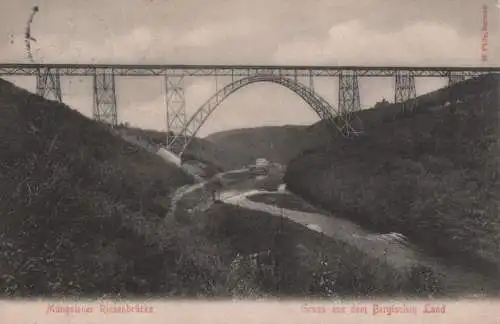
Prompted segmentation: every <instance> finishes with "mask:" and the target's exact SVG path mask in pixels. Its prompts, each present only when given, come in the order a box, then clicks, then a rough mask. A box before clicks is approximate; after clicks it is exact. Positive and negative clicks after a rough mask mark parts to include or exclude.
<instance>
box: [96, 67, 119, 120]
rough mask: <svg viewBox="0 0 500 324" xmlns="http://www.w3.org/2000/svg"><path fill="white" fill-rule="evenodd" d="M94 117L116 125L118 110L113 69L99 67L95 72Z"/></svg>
mask: <svg viewBox="0 0 500 324" xmlns="http://www.w3.org/2000/svg"><path fill="white" fill-rule="evenodd" d="M93 115H94V119H96V120H98V121H100V122H104V123H106V124H110V125H111V126H116V125H117V124H118V112H117V105H116V86H115V75H114V71H113V69H99V70H96V72H95V73H94V111H93Z"/></svg>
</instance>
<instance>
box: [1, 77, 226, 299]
mask: <svg viewBox="0 0 500 324" xmlns="http://www.w3.org/2000/svg"><path fill="white" fill-rule="evenodd" d="M0 138H1V141H0V156H1V157H2V159H1V162H0V237H1V240H0V276H1V277H0V292H1V295H2V296H8V297H16V296H17V297H34V296H62V295H65V296H80V297H82V296H83V297H88V296H97V295H103V294H109V295H113V296H117V295H121V296H128V297H130V296H148V295H149V296H152V295H155V296H157V295H169V296H197V295H199V294H201V295H212V294H214V291H216V290H217V289H219V288H220V287H222V288H223V287H224V280H225V278H224V269H223V268H217V266H216V261H213V262H212V261H211V262H208V261H207V260H212V259H214V260H216V259H217V255H218V254H217V251H216V250H211V247H212V246H211V245H210V244H208V243H207V242H206V241H204V238H203V236H201V235H200V234H199V233H196V232H193V231H192V229H191V228H189V227H185V226H183V225H181V224H178V223H174V222H168V221H167V220H164V219H163V217H164V216H165V214H166V209H167V208H168V207H169V200H168V199H167V198H166V197H168V196H169V194H170V193H171V192H172V190H173V189H174V188H176V187H179V186H181V185H183V184H188V183H192V179H191V178H189V177H188V176H186V175H185V174H184V173H183V172H182V171H180V170H178V169H176V168H174V167H170V166H169V165H167V164H165V163H164V162H163V161H162V160H161V158H159V157H158V156H155V155H152V154H149V153H147V152H146V151H143V150H141V149H138V148H136V147H134V146H132V145H129V144H128V143H126V142H125V141H123V140H121V139H119V138H117V137H115V136H113V135H111V134H110V132H108V131H107V130H106V129H105V128H104V127H103V126H100V125H98V124H97V123H96V122H94V121H92V120H90V119H87V118H85V117H83V116H82V115H81V114H79V113H78V112H76V111H74V110H72V109H70V108H69V107H67V106H65V105H63V104H59V103H55V102H50V101H47V100H44V99H42V98H40V97H38V96H35V95H33V94H30V93H28V92H27V91H24V90H21V89H19V88H17V87H15V86H13V85H12V84H10V83H8V82H6V81H4V80H0ZM221 276H222V277H221ZM221 278H222V279H221ZM219 280H222V281H219ZM220 282H222V283H220ZM219 283H220V284H219ZM214 287H215V288H214Z"/></svg>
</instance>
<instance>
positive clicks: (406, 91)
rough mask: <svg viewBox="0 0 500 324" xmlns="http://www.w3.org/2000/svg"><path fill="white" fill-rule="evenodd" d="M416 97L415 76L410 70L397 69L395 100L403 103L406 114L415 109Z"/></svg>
mask: <svg viewBox="0 0 500 324" xmlns="http://www.w3.org/2000/svg"><path fill="white" fill-rule="evenodd" d="M416 98H417V92H416V88H415V76H414V75H412V74H411V72H409V71H396V83H395V91H394V102H395V103H400V104H401V105H402V110H403V113H404V114H405V113H408V112H412V111H413V110H414V109H415V106H416V100H415V99H416Z"/></svg>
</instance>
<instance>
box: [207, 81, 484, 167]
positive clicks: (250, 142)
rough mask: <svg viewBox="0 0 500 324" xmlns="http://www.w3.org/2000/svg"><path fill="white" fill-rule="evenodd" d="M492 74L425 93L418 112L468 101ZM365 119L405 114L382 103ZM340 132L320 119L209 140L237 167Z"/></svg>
mask: <svg viewBox="0 0 500 324" xmlns="http://www.w3.org/2000/svg"><path fill="white" fill-rule="evenodd" d="M489 79H490V77H489V76H486V77H484V76H479V77H476V78H472V79H469V80H466V81H465V82H462V83H459V84H455V85H454V86H452V87H444V88H442V89H438V90H435V91H432V92H429V93H427V94H424V95H422V96H419V97H418V98H417V99H416V101H417V110H418V113H426V112H427V113H429V112H431V111H432V110H433V109H434V108H435V107H440V106H443V105H444V104H446V103H447V102H448V101H450V98H452V100H456V99H458V100H465V99H466V98H467V97H470V96H473V95H474V93H476V92H478V91H480V89H481V87H482V86H483V83H484V80H486V82H488V81H487V80H489ZM357 115H358V116H359V118H360V119H361V120H362V122H363V126H364V129H365V130H367V131H369V130H370V129H371V128H374V127H375V128H377V127H385V125H386V124H385V122H387V121H392V120H397V119H399V118H402V117H404V116H403V114H402V105H401V104H394V103H393V104H389V103H385V104H381V105H380V106H379V105H376V107H374V108H371V109H366V110H362V111H359V112H358V113H357ZM338 137H339V136H338V134H333V136H332V132H330V131H329V125H327V123H325V122H323V121H320V122H318V123H316V124H314V125H312V126H299V125H286V126H274V127H256V128H248V129H237V130H229V131H223V132H218V133H214V134H211V135H209V136H207V137H206V138H205V140H206V141H208V142H211V143H213V144H214V145H215V147H216V149H217V150H218V152H224V153H225V154H224V155H223V156H222V155H219V156H218V158H219V161H220V163H221V164H226V165H228V166H229V167H230V168H236V167H239V166H241V165H246V164H249V163H252V162H254V161H255V159H256V158H259V157H264V158H267V159H268V160H270V161H274V162H278V163H281V164H288V162H289V161H290V160H291V159H292V158H294V157H295V156H297V155H298V154H300V153H301V152H303V151H305V150H314V149H317V148H318V147H321V146H324V145H328V144H332V145H334V144H335V143H336V141H337V140H338Z"/></svg>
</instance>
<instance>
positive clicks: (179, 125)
mask: <svg viewBox="0 0 500 324" xmlns="http://www.w3.org/2000/svg"><path fill="white" fill-rule="evenodd" d="M165 104H166V108H167V114H166V115H167V116H166V117H167V147H171V146H172V145H173V144H174V142H175V141H176V140H177V141H178V142H179V145H180V146H181V147H183V146H184V145H185V144H186V142H187V141H188V138H187V136H186V134H185V127H186V125H187V115H186V94H185V89H184V77H183V76H180V77H178V76H168V75H167V76H165ZM172 149H174V150H175V149H176V148H172Z"/></svg>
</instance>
